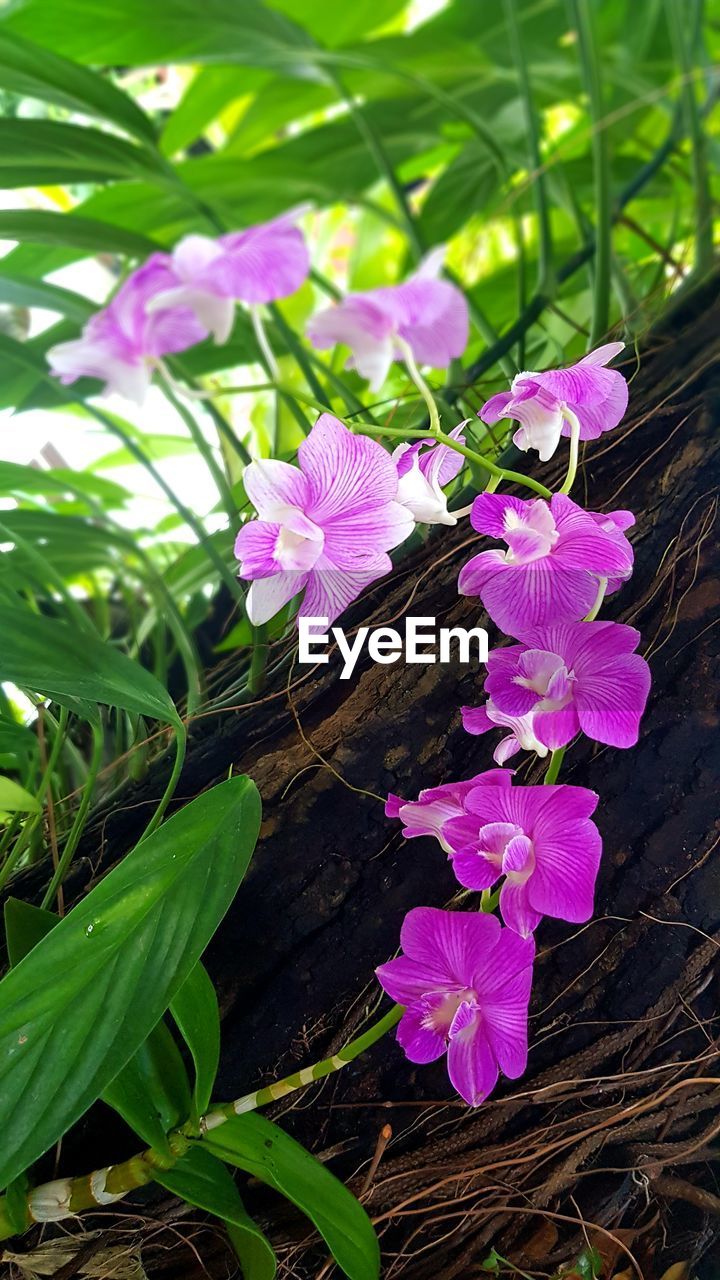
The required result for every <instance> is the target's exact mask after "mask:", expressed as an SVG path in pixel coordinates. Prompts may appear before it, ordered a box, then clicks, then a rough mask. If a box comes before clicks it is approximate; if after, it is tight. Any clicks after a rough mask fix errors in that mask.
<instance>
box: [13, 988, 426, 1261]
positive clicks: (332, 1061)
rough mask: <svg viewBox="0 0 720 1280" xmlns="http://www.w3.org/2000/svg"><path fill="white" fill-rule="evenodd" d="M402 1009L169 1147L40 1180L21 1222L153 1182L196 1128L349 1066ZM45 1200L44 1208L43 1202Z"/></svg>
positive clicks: (183, 1132)
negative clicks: (71, 1175)
mask: <svg viewBox="0 0 720 1280" xmlns="http://www.w3.org/2000/svg"><path fill="white" fill-rule="evenodd" d="M403 1012H404V1009H403V1007H402V1005H397V1004H396V1005H393V1007H392V1009H390V1011H389V1012H388V1013H386V1014H385V1016H384V1017H383V1018H381V1019H380V1021H379V1022H376V1023H375V1024H374V1025H373V1026H372V1027H369V1028H368V1030H367V1031H365V1032H364V1033H363V1034H362V1035H360V1036H358V1037H357V1038H356V1039H355V1040H351V1041H350V1043H349V1044H348V1045H345V1047H344V1048H343V1049H340V1050H339V1052H338V1053H336V1054H334V1055H333V1056H332V1057H331V1058H325V1059H324V1060H323V1061H322V1062H316V1063H315V1065H314V1066H312V1067H305V1068H304V1069H303V1070H301V1071H296V1072H294V1074H293V1075H290V1076H286V1077H285V1078H284V1079H283V1080H279V1081H278V1082H277V1083H276V1084H272V1085H268V1086H267V1087H266V1088H265V1089H258V1090H257V1092H256V1093H248V1094H245V1096H244V1097H242V1098H238V1099H237V1100H236V1101H235V1102H228V1103H226V1104H225V1105H224V1106H221V1107H218V1108H216V1109H214V1110H213V1111H210V1112H209V1113H208V1114H207V1115H206V1116H203V1117H202V1118H201V1119H200V1121H199V1122H197V1123H194V1124H187V1125H185V1126H183V1128H182V1129H176V1130H175V1131H174V1132H173V1133H171V1134H169V1135H168V1145H169V1148H170V1150H169V1152H167V1153H165V1152H163V1153H161V1152H159V1151H154V1150H153V1149H152V1148H151V1149H149V1150H146V1151H142V1152H140V1153H139V1154H138V1155H135V1156H132V1157H131V1158H130V1159H129V1160H125V1161H123V1163H122V1164H116V1165H112V1166H111V1167H110V1168H109V1169H102V1170H97V1171H96V1172H95V1173H94V1174H90V1175H89V1176H88V1175H87V1174H86V1175H85V1176H84V1177H81V1178H63V1179H60V1180H58V1181H55V1182H53V1183H52V1184H51V1190H50V1191H47V1188H46V1187H44V1186H40V1187H36V1188H35V1189H34V1190H33V1191H31V1193H30V1195H29V1197H28V1201H27V1205H26V1216H25V1227H29V1226H31V1225H32V1223H34V1222H45V1221H50V1220H51V1218H50V1214H52V1221H56V1220H57V1219H58V1218H61V1217H73V1216H74V1215H75V1214H77V1213H78V1212H80V1211H81V1210H83V1209H92V1208H96V1207H97V1206H98V1205H99V1204H108V1203H110V1197H112V1199H113V1200H121V1199H122V1198H123V1197H124V1196H126V1195H127V1194H128V1193H129V1192H130V1191H135V1190H136V1189H137V1188H138V1187H142V1186H145V1185H146V1184H147V1183H149V1182H152V1181H153V1177H154V1171H155V1170H156V1169H169V1168H172V1166H173V1165H174V1164H175V1163H176V1162H177V1161H178V1160H179V1159H181V1158H182V1156H183V1155H184V1154H185V1152H186V1151H187V1150H188V1147H189V1146H190V1145H191V1142H192V1140H193V1139H194V1138H196V1137H197V1136H198V1134H202V1135H205V1134H208V1133H209V1134H212V1135H213V1136H212V1137H211V1138H210V1140H209V1141H208V1146H209V1147H212V1145H213V1138H214V1133H215V1130H217V1129H218V1128H220V1127H221V1126H222V1125H223V1124H224V1123H225V1121H226V1120H229V1119H230V1117H231V1116H234V1115H242V1114H244V1113H245V1112H246V1111H255V1110H257V1108H258V1107H262V1106H265V1105H267V1103H269V1102H274V1101H276V1100H277V1099H278V1098H284V1097H286V1096H287V1094H289V1093H294V1092H295V1090H296V1089H302V1088H304V1087H305V1086H306V1085H309V1084H313V1083H314V1082H315V1081H316V1080H322V1079H323V1078H324V1077H325V1076H329V1075H331V1074H332V1073H333V1072H335V1071H339V1070H340V1069H341V1068H342V1067H345V1066H347V1064H348V1063H349V1062H353V1061H354V1060H355V1059H356V1058H357V1057H359V1055H360V1054H361V1053H363V1052H364V1051H365V1050H366V1049H369V1048H370V1046H371V1045H373V1044H375V1043H376V1042H377V1041H378V1040H379V1039H380V1038H381V1037H382V1036H384V1035H385V1034H386V1032H388V1031H390V1030H391V1029H392V1028H393V1027H394V1026H395V1025H396V1024H397V1023H398V1022H399V1021H400V1018H401V1017H402V1015H403ZM217 1145H218V1148H220V1147H221V1145H222V1139H220V1140H219V1141H218V1144H217ZM46 1192H47V1194H46ZM101 1197H102V1198H101ZM46 1204H47V1210H46V1208H45V1205H46ZM6 1206H7V1199H6V1197H0V1240H7V1239H8V1238H9V1237H10V1236H12V1235H15V1234H16V1233H17V1229H18V1227H17V1223H16V1221H15V1214H12V1215H11V1214H10V1213H8V1210H7V1207H6ZM59 1210H62V1212H59Z"/></svg>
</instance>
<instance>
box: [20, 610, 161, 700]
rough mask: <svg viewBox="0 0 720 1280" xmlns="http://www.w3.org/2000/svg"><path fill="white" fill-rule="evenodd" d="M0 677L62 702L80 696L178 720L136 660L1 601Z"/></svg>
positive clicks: (64, 624) (65, 625)
mask: <svg viewBox="0 0 720 1280" xmlns="http://www.w3.org/2000/svg"><path fill="white" fill-rule="evenodd" d="M0 679H3V680H11V681H12V682H13V683H14V684H16V685H18V686H19V687H20V688H21V689H31V690H34V691H36V692H38V693H44V694H47V695H48V696H49V697H51V698H55V699H56V701H57V702H59V703H60V704H61V705H63V706H69V707H73V708H74V707H76V705H77V700H78V699H83V700H86V701H88V702H100V703H102V704H110V705H111V706H114V707H123V708H124V710H125V711H136V712H138V713H139V714H140V715H148V716H152V717H153V718H154V719H157V720H165V721H167V722H168V723H171V724H175V725H177V724H179V723H180V718H179V716H178V713H177V711H176V709H175V706H174V703H173V702H172V699H171V698H170V695H169V694H168V692H167V690H166V689H165V688H164V687H163V686H162V685H161V684H160V682H159V680H156V679H155V676H153V675H151V673H150V672H149V671H146V670H145V668H144V667H141V666H140V664H139V663H137V662H133V661H132V660H131V659H130V658H126V657H125V655H124V654H123V653H119V652H118V650H117V649H113V648H112V647H111V646H110V645H109V644H104V643H103V641H102V640H100V639H99V637H96V636H94V635H93V634H92V633H91V632H85V631H79V630H78V629H77V628H76V627H71V626H70V625H69V624H68V623H67V622H60V621H59V620H58V619H56V618H45V617H39V616H38V615H37V614H34V613H31V612H30V610H29V609H25V608H23V607H22V606H21V605H9V604H4V605H3V608H2V610H1V611H0Z"/></svg>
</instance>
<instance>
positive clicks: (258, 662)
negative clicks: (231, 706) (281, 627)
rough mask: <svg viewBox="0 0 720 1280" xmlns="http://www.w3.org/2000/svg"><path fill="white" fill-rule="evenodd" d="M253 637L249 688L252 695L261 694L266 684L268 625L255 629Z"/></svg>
mask: <svg viewBox="0 0 720 1280" xmlns="http://www.w3.org/2000/svg"><path fill="white" fill-rule="evenodd" d="M252 635H253V642H252V657H251V659H250V670H249V672H248V680H247V687H248V690H249V692H250V693H252V694H255V693H260V691H261V689H262V687H263V685H264V683H265V668H266V667H267V660H268V653H269V651H270V646H269V644H268V629H267V623H263V624H262V626H259V627H253V633H252Z"/></svg>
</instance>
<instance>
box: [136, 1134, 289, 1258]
mask: <svg viewBox="0 0 720 1280" xmlns="http://www.w3.org/2000/svg"><path fill="white" fill-rule="evenodd" d="M155 1180H156V1182H159V1183H160V1185H161V1186H162V1187H166V1188H167V1190H168V1191H172V1193H173V1195H176V1196H179V1198H180V1199H181V1200H185V1201H187V1203H188V1204H192V1205H195V1207H196V1208H198V1209H205V1210H206V1211H207V1212H208V1213H214V1214H216V1216H217V1217H218V1218H222V1220H223V1221H224V1222H225V1224H226V1226H227V1229H228V1234H229V1236H230V1239H231V1240H232V1242H233V1245H234V1248H235V1252H236V1253H237V1256H238V1259H239V1261H240V1266H241V1268H242V1273H243V1277H244V1280H273V1276H274V1275H275V1272H276V1270H277V1262H276V1259H275V1254H274V1252H273V1248H272V1245H271V1244H270V1241H269V1240H268V1239H267V1237H266V1236H265V1235H264V1234H263V1232H262V1231H261V1230H260V1228H259V1227H257V1226H256V1225H255V1223H254V1222H253V1220H252V1218H251V1217H250V1216H249V1214H248V1213H247V1212H246V1210H245V1206H244V1205H243V1202H242V1200H241V1199H240V1193H239V1191H238V1189H237V1187H236V1186H235V1183H234V1182H233V1180H232V1178H231V1176H230V1174H229V1173H228V1171H227V1169H226V1168H225V1166H224V1164H222V1163H221V1161H220V1160H217V1159H216V1158H215V1156H213V1155H211V1154H210V1152H209V1151H207V1150H206V1149H205V1148H204V1147H201V1146H194V1147H191V1148H190V1150H189V1151H188V1152H187V1153H186V1154H185V1155H184V1156H183V1157H182V1158H181V1159H180V1160H178V1162H177V1164H175V1165H173V1167H172V1169H159V1170H158V1171H157V1173H156V1175H155Z"/></svg>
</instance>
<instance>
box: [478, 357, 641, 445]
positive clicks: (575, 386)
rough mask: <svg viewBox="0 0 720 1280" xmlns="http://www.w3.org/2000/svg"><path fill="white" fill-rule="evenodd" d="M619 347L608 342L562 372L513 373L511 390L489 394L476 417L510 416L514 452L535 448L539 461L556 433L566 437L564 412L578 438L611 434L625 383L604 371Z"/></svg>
mask: <svg viewBox="0 0 720 1280" xmlns="http://www.w3.org/2000/svg"><path fill="white" fill-rule="evenodd" d="M624 346H625V344H624V343H623V342H608V343H607V344H606V345H605V346H604V347H598V348H597V350H595V351H591V352H590V353H589V354H588V355H586V356H583V358H582V360H579V361H578V363H577V364H573V365H570V367H569V368H567V369H548V370H547V371H546V372H545V373H518V374H516V376H515V377H514V378H513V380H512V384H511V389H510V391H501V392H500V393H499V395H496V396H491V397H490V399H489V400H487V401H486V402H485V404H484V405H483V407H482V409H481V410H480V411H479V413H478V417H479V418H482V420H483V422H487V423H488V424H492V423H494V422H498V421H499V420H500V418H514V419H515V420H516V421H517V422H519V423H520V427H519V429H518V430H517V431H516V432H515V435H514V436H513V440H514V442H515V444H516V445H517V447H518V449H525V450H527V449H537V451H538V453H539V455H540V459H541V461H542V462H547V461H548V459H549V458H552V456H553V454H554V452H555V450H556V449H557V447H558V444H559V443H560V437H561V435H562V436H569V435H570V433H571V427H570V424H569V423H568V418H567V410H569V411H570V412H571V413H572V414H574V415H575V417H576V418H577V420H578V422H579V423H580V439H581V440H596V439H597V437H598V436H600V435H602V433H603V431H612V429H613V427H616V426H617V424H618V422H619V421H620V419H621V418H622V416H623V414H624V413H625V410H626V409H627V403H628V387H627V382H626V381H625V379H624V378H623V376H622V374H621V373H618V371H617V370H616V369H607V368H605V366H606V365H607V364H608V362H609V361H610V360H612V359H613V358H614V357H615V356H617V355H619V354H620V352H621V351H622V350H623V349H624Z"/></svg>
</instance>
